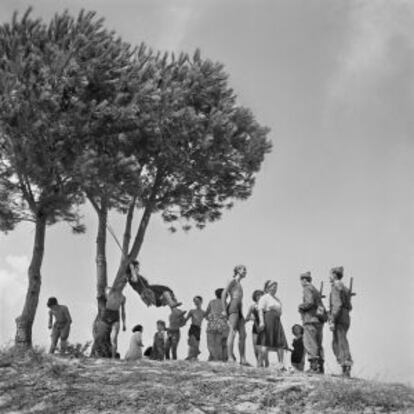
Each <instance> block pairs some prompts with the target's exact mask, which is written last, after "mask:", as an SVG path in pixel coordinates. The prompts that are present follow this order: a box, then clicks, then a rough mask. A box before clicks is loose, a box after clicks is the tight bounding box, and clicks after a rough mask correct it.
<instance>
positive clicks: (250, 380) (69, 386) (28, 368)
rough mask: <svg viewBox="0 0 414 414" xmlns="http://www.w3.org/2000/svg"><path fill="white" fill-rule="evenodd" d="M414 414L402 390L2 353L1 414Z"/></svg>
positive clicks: (225, 368)
mask: <svg viewBox="0 0 414 414" xmlns="http://www.w3.org/2000/svg"><path fill="white" fill-rule="evenodd" d="M12 412H14V413H17V412H21V413H29V412H30V413H80V414H82V413H98V412H99V413H116V412H120V413H146V414H151V413H157V414H162V413H166V414H173V413H194V414H196V413H262V412H263V413H302V412H305V413H352V412H355V413H360V412H361V413H376V412H387V413H389V412H396V413H397V412H398V413H402V412H406V413H409V412H412V413H414V390H413V389H411V388H409V387H406V386H403V385H399V384H391V385H390V384H382V383H375V382H369V381H363V380H342V379H341V378H335V377H322V376H307V375H305V374H303V375H299V374H284V375H279V376H278V375H277V374H276V373H275V372H272V371H271V370H258V369H255V368H242V367H239V366H238V365H226V364H221V363H214V364H213V363H210V364H208V363H188V362H185V361H178V362H164V363H159V362H153V361H142V362H141V363H140V364H139V365H138V364H128V363H126V362H120V361H108V360H105V361H104V360H92V359H80V360H78V359H72V360H69V359H61V358H57V357H49V356H47V355H44V354H43V353H41V352H36V351H34V352H31V353H29V354H26V355H22V354H18V353H15V352H12V351H10V350H9V351H7V352H3V353H0V413H12Z"/></svg>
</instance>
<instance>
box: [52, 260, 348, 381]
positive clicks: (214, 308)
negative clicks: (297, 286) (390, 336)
mask: <svg viewBox="0 0 414 414" xmlns="http://www.w3.org/2000/svg"><path fill="white" fill-rule="evenodd" d="M246 275H247V269H246V267H245V266H243V265H238V266H236V267H235V268H234V273H233V277H232V279H231V280H230V281H229V283H228V284H227V286H226V287H225V288H224V289H217V290H215V298H214V299H212V300H210V302H209V303H208V305H207V307H206V309H205V310H204V309H203V308H202V305H203V299H202V297H201V296H195V297H194V299H193V302H194V309H191V310H190V311H188V312H186V311H183V310H181V309H180V306H181V303H179V302H178V301H177V300H176V298H175V295H174V293H173V291H172V290H171V289H170V288H168V287H166V286H163V285H149V283H148V282H147V280H146V279H145V278H143V277H142V276H141V275H140V274H139V263H138V262H134V263H133V265H132V266H130V269H129V270H128V272H127V278H128V281H129V282H130V284H131V286H132V287H133V288H134V289H135V290H137V291H138V292H139V293H140V294H141V297H142V298H143V300H144V302H145V303H147V305H151V304H153V305H155V306H169V307H170V310H171V312H170V315H169V321H168V322H169V323H168V326H167V324H166V323H165V321H162V320H159V321H157V326H156V333H155V335H154V339H153V344H152V346H151V347H148V348H147V349H146V350H145V352H143V347H144V345H143V341H142V332H143V327H142V326H141V325H136V326H135V327H134V328H133V329H132V332H133V334H132V337H131V340H130V345H129V349H128V351H127V353H126V355H125V359H126V360H138V359H140V358H142V357H143V356H144V357H149V358H151V359H155V360H164V359H170V358H171V359H177V348H178V344H179V342H180V338H181V328H183V327H184V326H185V325H186V324H187V322H188V321H191V324H190V327H189V330H188V355H187V358H186V359H187V360H197V359H198V355H199V354H200V339H201V327H202V324H203V322H204V320H206V322H207V327H206V336H207V347H208V351H209V358H208V359H209V361H236V356H235V354H234V342H235V338H236V336H238V348H239V356H240V364H242V365H249V364H248V362H247V360H246V354H245V344H246V337H247V335H246V323H247V322H249V321H251V322H253V326H252V341H253V347H254V353H255V357H256V361H257V366H258V367H268V366H269V352H272V351H274V352H276V353H277V356H278V362H279V368H280V369H281V370H284V369H285V366H284V354H285V352H286V351H290V352H291V364H292V367H294V369H296V370H299V371H303V370H304V366H305V358H306V355H307V358H308V361H309V371H310V372H312V373H323V372H324V360H325V356H324V350H323V347H322V338H323V328H324V325H325V323H328V324H329V327H330V330H331V331H332V336H333V339H332V349H333V352H334V354H335V356H336V358H337V361H338V363H339V365H340V366H341V367H342V374H343V375H344V376H346V377H349V376H350V373H351V367H352V358H351V354H350V351H349V344H348V340H347V332H348V329H349V326H350V315H349V314H350V311H351V309H352V305H351V296H352V292H351V290H350V289H349V288H347V287H346V286H345V285H344V283H343V281H342V280H343V276H344V269H343V267H335V268H333V269H331V271H330V283H331V292H330V297H329V311H328V310H327V309H326V308H325V306H324V304H323V300H322V299H323V297H322V292H320V291H319V290H318V289H317V288H316V287H315V286H314V285H313V284H312V275H311V273H310V272H306V273H303V274H301V275H300V277H299V279H300V283H301V285H302V288H303V300H302V303H301V304H300V305H299V307H298V310H299V313H300V315H301V319H302V323H301V324H295V325H294V326H293V327H292V334H293V336H294V339H293V343H292V347H289V345H288V342H287V340H286V335H285V331H284V328H283V325H282V322H281V315H282V303H281V301H280V300H279V298H278V297H277V295H276V294H277V288H278V284H277V282H276V281H273V280H268V281H267V282H266V283H265V285H264V288H263V290H255V291H254V292H253V295H252V300H253V303H252V304H251V306H250V307H249V309H248V312H247V314H246V317H244V314H243V287H242V280H243V279H244V278H245V277H246ZM116 295H118V296H116ZM116 295H115V296H111V291H110V290H109V291H108V295H107V296H108V297H107V302H106V309H105V311H104V313H103V318H102V319H103V321H104V323H105V324H107V325H108V326H109V328H110V331H111V347H112V356H113V357H119V353H118V352H117V338H118V334H119V331H120V321H121V319H122V321H123V329H124V330H125V297H124V296H123V295H122V294H116ZM48 307H49V308H50V321H49V327H50V328H52V324H51V321H52V317H53V316H54V317H55V324H54V325H53V328H52V345H51V348H50V352H54V351H55V348H56V344H57V341H58V339H59V338H60V339H61V348H62V350H64V349H65V347H66V344H67V338H68V335H69V330H70V324H71V318H70V314H69V310H68V309H67V307H66V306H63V305H59V304H58V303H57V300H56V298H50V299H49V301H48Z"/></svg>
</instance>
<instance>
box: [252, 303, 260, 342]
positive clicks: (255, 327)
mask: <svg viewBox="0 0 414 414" xmlns="http://www.w3.org/2000/svg"><path fill="white" fill-rule="evenodd" d="M252 315H253V318H254V320H253V327H252V334H253V335H258V334H259V326H260V318H259V311H258V310H257V307H256V306H255V307H254V308H253V310H252Z"/></svg>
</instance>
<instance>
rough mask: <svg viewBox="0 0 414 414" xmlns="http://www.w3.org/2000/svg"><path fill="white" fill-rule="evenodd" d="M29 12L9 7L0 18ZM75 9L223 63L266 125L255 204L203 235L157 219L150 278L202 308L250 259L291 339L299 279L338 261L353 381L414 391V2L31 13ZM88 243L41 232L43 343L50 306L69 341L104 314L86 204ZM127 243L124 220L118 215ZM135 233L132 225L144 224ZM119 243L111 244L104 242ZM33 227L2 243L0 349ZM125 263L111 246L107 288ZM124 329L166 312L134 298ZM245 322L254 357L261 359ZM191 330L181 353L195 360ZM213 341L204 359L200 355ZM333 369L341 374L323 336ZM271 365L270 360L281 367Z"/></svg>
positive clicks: (198, 3) (252, 274)
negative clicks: (66, 320)
mask: <svg viewBox="0 0 414 414" xmlns="http://www.w3.org/2000/svg"><path fill="white" fill-rule="evenodd" d="M29 4H30V3H29V2H27V1H22V0H2V1H1V3H0V16H1V20H2V21H3V22H5V21H8V20H10V18H11V15H12V13H13V11H14V10H18V11H20V12H23V11H24V10H25V9H26V7H27V6H28V5H29ZM81 7H84V8H86V9H89V10H96V11H97V12H98V15H99V16H102V17H104V18H105V19H106V24H107V26H108V27H110V28H112V29H114V30H115V31H116V32H117V33H119V34H120V35H121V36H122V37H123V38H124V39H125V40H127V41H129V42H131V43H133V44H138V43H140V42H141V41H145V42H146V43H147V44H149V45H150V46H152V47H153V48H155V49H162V50H174V51H181V50H182V51H185V52H190V53H192V52H193V51H194V50H195V49H196V48H200V49H201V52H202V56H204V57H208V58H210V59H212V60H214V61H220V62H222V63H223V64H224V65H225V68H226V71H227V73H228V74H229V75H230V85H231V86H232V87H233V88H234V90H235V91H236V93H237V95H238V101H239V103H240V104H242V105H245V106H248V107H250V108H251V109H252V110H253V112H254V113H255V115H256V117H257V119H258V120H259V122H261V123H262V124H263V125H267V126H269V127H270V128H271V133H270V135H269V138H270V139H271V140H272V142H273V145H274V148H273V151H272V153H271V154H270V155H268V156H267V158H266V160H265V162H264V164H263V167H262V169H261V171H260V173H259V174H258V176H257V183H256V186H255V189H254V192H253V195H252V197H251V198H250V199H249V200H247V201H244V202H241V203H237V204H236V206H235V207H234V208H233V209H232V210H230V211H228V212H225V214H224V215H223V218H222V220H221V221H220V222H218V223H215V224H211V225H209V226H208V227H207V228H206V229H204V230H202V231H198V230H197V231H191V232H189V233H182V232H177V233H175V234H171V233H169V232H168V230H167V225H166V224H164V223H163V222H162V220H161V219H160V217H158V216H154V217H153V218H152V219H151V222H150V225H149V228H148V232H147V236H146V239H145V242H144V246H143V249H142V251H141V254H140V261H141V264H142V273H143V274H144V275H145V276H146V277H147V278H148V279H150V281H151V282H153V283H161V284H167V285H169V286H171V287H172V288H173V290H174V291H175V292H176V295H177V297H178V298H179V299H180V300H182V301H183V303H184V306H183V308H184V309H190V308H191V306H192V298H193V296H195V295H201V296H202V297H203V298H204V305H205V306H206V305H207V302H208V301H209V300H210V299H212V298H213V295H214V290H215V289H216V288H218V287H222V286H223V285H224V284H225V283H226V281H228V280H229V278H230V277H231V274H232V269H233V267H234V265H236V264H239V263H243V264H245V265H246V266H247V269H248V275H247V278H246V280H245V281H244V286H245V307H247V305H248V304H249V303H250V297H251V293H252V292H253V290H254V289H257V288H262V286H263V284H264V282H265V281H266V280H267V279H275V280H277V281H278V282H279V291H278V295H279V297H280V299H281V301H282V303H283V315H282V323H283V325H284V328H285V331H286V333H287V336H288V340H289V341H291V339H292V337H291V334H290V328H291V326H292V325H293V324H294V323H296V322H298V321H299V314H298V312H297V306H298V304H299V303H300V301H301V294H302V292H301V287H300V284H299V274H300V273H301V272H303V271H307V270H311V271H312V274H313V278H314V280H315V283H316V284H317V286H319V283H320V281H324V282H325V286H326V289H328V286H329V283H328V278H329V269H330V268H331V267H332V266H337V265H343V266H344V267H345V283H348V282H349V278H350V277H353V278H354V288H355V291H356V293H357V295H356V296H355V297H354V298H353V307H354V309H353V311H352V314H351V317H352V322H351V330H350V333H349V340H350V345H351V351H352V354H353V358H354V362H355V365H354V374H355V375H357V376H360V377H364V378H369V379H378V380H381V381H399V382H405V383H411V384H413V383H414V357H413V353H412V343H413V341H414V330H413V323H412V315H413V314H414V300H413V299H414V297H413V296H414V293H413V292H414V281H413V280H414V278H413V273H414V255H413V249H414V215H413V212H414V186H413V178H414V166H413V165H414V163H413V161H412V160H413V159H414V139H413V135H414V117H413V115H412V112H413V109H414V53H413V52H414V2H410V1H402V0H401V1H398V0H394V1H387V0H383V1H381V0H376V1H362V0H358V1H357V0H350V1H336V0H332V1H329V2H328V1H318V0H313V1H309V0H301V1H299V0H289V1H288V0H286V1H274V0H268V1H265V0H250V1H247V0H209V1H208V2H207V1H202V0H174V1H166V0H139V1H138V0H117V1H115V0H112V1H109V0H99V1H98V0H82V1H79V0H76V1H75V0H70V1H69V0H68V1H66V0H65V1H57V0H37V1H36V2H35V8H34V15H36V16H41V17H43V18H45V19H48V18H50V17H51V16H52V15H53V14H54V13H55V12H57V11H63V10H64V9H69V10H70V11H71V12H73V13H77V12H78V11H79V10H80V8H81ZM83 213H84V220H85V223H86V225H87V233H86V234H84V235H76V236H75V235H73V234H71V232H70V229H69V226H68V225H67V224H57V225H54V226H53V227H50V228H49V229H48V232H47V236H46V252H45V258H44V264H43V271H42V275H43V281H42V290H41V295H40V302H39V308H38V312H37V315H36V320H35V324H34V342H35V343H36V344H39V345H41V346H47V344H48V341H49V336H48V335H49V332H48V330H47V308H46V305H45V303H46V300H47V298H48V297H49V296H56V297H58V299H59V300H60V302H61V303H64V304H66V305H68V306H69V308H70V310H71V313H72V317H73V326H72V333H71V341H73V342H85V341H87V340H90V339H91V326H92V321H93V319H94V317H95V308H96V304H95V284H96V283H95V262H94V260H95V253H94V249H95V237H96V234H95V233H96V229H97V222H96V217H95V215H94V212H93V211H92V209H91V208H90V207H89V206H87V205H86V206H85V207H84V208H83ZM110 222H111V225H112V226H113V227H114V229H115V231H116V232H117V234H118V236H121V233H122V226H123V218H122V217H120V216H118V215H116V214H115V213H112V214H111V216H110ZM135 224H136V225H137V223H135ZM109 237H110V236H109ZM32 239H33V228H32V227H31V226H30V225H21V226H19V227H18V228H17V229H16V230H15V231H13V232H11V233H9V234H8V235H3V234H2V235H0V344H7V343H10V340H11V339H12V338H13V335H14V317H16V316H17V315H18V314H19V313H20V311H21V308H22V306H23V299H24V293H25V289H26V284H27V280H26V270H27V265H28V262H29V259H30V255H31V248H32ZM118 263H119V252H118V251H117V247H116V245H115V243H114V242H113V241H112V240H111V239H110V238H109V239H108V268H109V278H110V279H112V278H113V276H114V274H115V271H116V268H117V265H118ZM125 294H126V297H127V327H128V331H127V332H126V333H121V334H120V350H121V354H122V355H124V353H125V352H126V349H127V346H128V342H129V337H130V328H132V327H133V326H134V325H135V324H137V323H141V324H143V326H144V342H145V344H146V345H150V343H151V338H152V335H153V333H154V331H155V321H156V320H157V319H160V318H161V319H165V320H167V317H168V311H167V310H166V309H155V308H146V306H145V305H144V304H143V303H142V302H141V301H140V298H139V297H138V295H137V294H136V293H135V292H133V291H132V290H131V289H129V288H127V289H126V290H125ZM250 329H251V328H250V326H249V327H248V331H249V336H248V357H249V359H250V361H251V362H253V353H252V347H251V345H250V341H251V335H250ZM186 336H187V334H186V328H184V330H183V332H182V338H183V339H182V340H181V343H180V346H179V357H181V358H183V357H185V355H186V347H187V344H186ZM205 340H206V338H205V332H203V336H202V351H203V353H202V355H201V359H206V358H207V352H206V345H205ZM324 347H325V353H326V358H327V369H328V371H329V372H332V373H336V372H339V367H338V366H337V365H336V362H335V359H334V357H333V354H332V350H331V333H330V332H329V330H328V329H327V328H326V329H325V331H324ZM275 358H276V357H275V356H274V355H273V360H275Z"/></svg>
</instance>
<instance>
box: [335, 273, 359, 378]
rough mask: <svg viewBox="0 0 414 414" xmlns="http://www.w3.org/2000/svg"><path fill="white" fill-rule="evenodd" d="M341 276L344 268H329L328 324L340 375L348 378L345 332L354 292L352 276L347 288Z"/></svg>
mask: <svg viewBox="0 0 414 414" xmlns="http://www.w3.org/2000/svg"><path fill="white" fill-rule="evenodd" d="M343 276H344V268H343V267H342V266H340V267H334V268H333V269H331V272H330V282H331V294H330V300H329V303H330V309H329V325H330V329H331V331H332V333H333V338H332V349H333V352H334V354H335V356H336V359H337V361H338V363H339V365H341V367H342V375H343V376H344V377H347V378H349V377H350V376H351V367H352V357H351V353H350V351H349V343H348V339H347V333H348V329H349V326H350V322H351V320H350V316H349V313H350V311H351V310H352V305H351V297H352V296H353V295H354V294H353V293H352V278H351V284H350V288H349V289H348V288H347V287H346V286H345V285H344V283H343V282H342V278H343Z"/></svg>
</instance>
